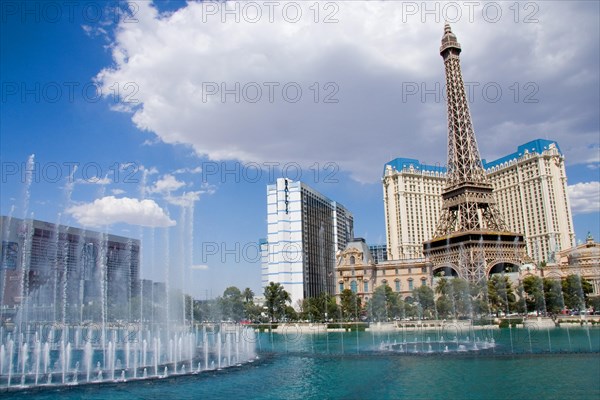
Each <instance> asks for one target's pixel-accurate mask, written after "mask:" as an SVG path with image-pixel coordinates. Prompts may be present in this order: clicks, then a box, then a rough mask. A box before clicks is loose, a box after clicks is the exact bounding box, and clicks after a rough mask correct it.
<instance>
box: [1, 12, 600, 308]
mask: <svg viewBox="0 0 600 400" xmlns="http://www.w3.org/2000/svg"><path fill="white" fill-rule="evenodd" d="M0 11H1V13H2V14H1V20H2V24H1V28H0V29H1V33H2V34H1V38H0V40H1V49H0V51H1V57H0V58H1V61H0V62H1V69H0V71H1V80H2V99H1V102H2V107H1V111H0V117H1V121H0V140H1V148H0V157H1V162H2V180H1V193H0V194H1V212H2V214H3V215H8V214H11V215H14V216H16V217H23V216H31V215H33V216H34V217H35V218H38V219H43V220H47V221H51V222H56V221H60V222H61V223H67V224H72V225H76V226H83V227H87V228H89V229H93V230H104V231H108V232H111V233H115V234H122V235H127V236H133V237H139V238H141V239H142V240H143V242H144V248H145V252H144V256H143V257H144V260H143V275H144V276H146V277H149V278H153V279H157V280H161V279H163V278H164V274H165V272H164V271H165V265H168V266H169V269H170V270H173V271H175V270H177V268H181V270H183V271H185V276H186V277H189V279H186V282H185V285H187V289H188V290H190V291H192V292H193V293H194V294H195V295H197V296H209V297H210V296H211V295H212V296H214V295H217V294H219V293H221V292H222V290H223V289H224V288H225V287H226V286H228V285H230V284H233V285H236V286H239V287H246V286H249V287H251V288H253V289H254V290H255V291H256V292H259V291H260V289H259V286H260V276H259V274H260V266H259V264H258V262H257V261H258V257H257V254H256V249H257V247H256V242H257V240H258V238H261V237H265V236H266V185H267V184H269V183H273V182H274V180H275V179H276V178H278V177H282V176H287V177H289V178H292V179H297V178H300V179H301V180H303V181H304V182H306V183H308V184H309V185H311V186H313V187H315V188H316V189H317V190H319V191H321V192H322V193H324V194H325V195H327V196H328V197H330V198H332V199H335V200H337V201H339V202H341V203H342V204H344V205H345V206H346V207H347V208H349V209H350V210H351V211H352V212H353V213H354V216H355V235H356V236H362V237H365V238H366V239H367V241H368V242H369V243H373V244H375V243H384V242H385V231H384V215H383V203H382V189H381V184H380V178H381V172H382V170H383V165H384V164H385V162H387V161H389V160H391V159H393V158H396V157H411V158H417V159H419V160H421V161H422V162H426V163H430V164H436V163H439V164H442V165H443V164H445V161H446V134H447V132H446V115H445V99H444V90H443V87H444V69H443V63H442V59H441V57H440V56H439V44H440V39H441V36H442V33H443V25H444V21H445V20H447V21H449V22H451V23H452V28H453V31H454V32H455V34H456V35H457V36H458V39H459V41H460V43H461V45H462V48H463V53H462V54H461V61H462V69H463V76H464V80H465V82H466V84H467V87H468V90H469V93H470V97H471V104H470V106H471V112H472V116H473V123H474V127H475V131H476V135H477V138H478V143H479V148H480V151H481V155H482V157H483V158H485V159H487V160H493V159H495V158H498V157H501V156H503V155H506V154H508V153H512V152H514V151H515V150H516V148H517V146H518V145H520V144H523V143H525V142H527V141H529V140H532V139H536V138H544V139H551V140H556V141H557V142H558V143H559V146H560V148H561V150H562V151H563V153H564V155H565V159H566V163H567V175H568V183H569V191H570V196H571V204H572V208H573V214H574V222H575V230H576V235H577V238H578V239H579V240H582V239H583V238H584V237H585V235H586V234H587V232H588V231H591V232H592V234H593V235H594V236H595V237H596V239H600V213H599V209H600V204H599V198H600V183H599V181H600V177H599V176H600V127H599V125H600V121H599V112H598V110H599V109H600V99H599V96H600V94H599V93H600V79H599V78H600V77H599V71H600V65H599V59H600V55H599V48H600V46H599V39H598V38H599V37H600V31H599V30H600V23H599V15H600V10H599V4H598V3H597V2H580V3H577V2H561V1H552V2H523V3H514V2H427V3H426V5H425V3H423V2H400V1H394V2H378V1H369V2H361V1H352V2H327V1H323V2H278V1H275V2H261V1H259V2H227V3H202V2H179V1H159V2H151V1H133V2H128V3H127V2H120V3H117V2H98V3H94V2H90V1H85V2H78V1H74V2H39V3H36V2H27V3H21V2H10V1H9V2H3V3H2V9H1V10H0ZM28 171H29V172H28ZM29 179H30V180H31V183H30V184H29V183H28V180H29Z"/></svg>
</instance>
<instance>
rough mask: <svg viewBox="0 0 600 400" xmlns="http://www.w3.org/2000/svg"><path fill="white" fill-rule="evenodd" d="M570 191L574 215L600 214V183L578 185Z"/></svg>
mask: <svg viewBox="0 0 600 400" xmlns="http://www.w3.org/2000/svg"><path fill="white" fill-rule="evenodd" d="M568 190H569V199H570V201H571V210H572V211H573V214H587V213H600V182H582V183H576V184H574V185H569V187H568Z"/></svg>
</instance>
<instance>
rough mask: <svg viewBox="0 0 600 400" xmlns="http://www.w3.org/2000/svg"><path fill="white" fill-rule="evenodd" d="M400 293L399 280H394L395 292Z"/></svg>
mask: <svg viewBox="0 0 600 400" xmlns="http://www.w3.org/2000/svg"><path fill="white" fill-rule="evenodd" d="M399 291H400V279H396V292H399Z"/></svg>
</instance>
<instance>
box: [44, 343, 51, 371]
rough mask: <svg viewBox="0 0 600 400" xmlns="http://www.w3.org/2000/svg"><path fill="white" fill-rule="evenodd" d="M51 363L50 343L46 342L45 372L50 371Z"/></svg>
mask: <svg viewBox="0 0 600 400" xmlns="http://www.w3.org/2000/svg"><path fill="white" fill-rule="evenodd" d="M49 365H50V344H49V343H48V342H46V343H44V374H47V373H48V366H49Z"/></svg>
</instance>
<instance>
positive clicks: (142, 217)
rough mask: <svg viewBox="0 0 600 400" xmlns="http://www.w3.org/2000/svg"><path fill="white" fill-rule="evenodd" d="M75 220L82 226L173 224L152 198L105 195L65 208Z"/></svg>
mask: <svg viewBox="0 0 600 400" xmlns="http://www.w3.org/2000/svg"><path fill="white" fill-rule="evenodd" d="M67 213H68V214H71V215H72V216H73V217H74V218H75V219H76V220H77V222H79V223H80V224H81V225H84V226H95V227H96V226H102V225H111V224H116V223H120V222H123V223H127V224H131V225H141V226H149V227H169V226H173V225H175V221H173V220H172V219H171V218H169V216H168V215H167V214H166V213H165V211H164V210H163V209H161V208H160V207H159V205H158V204H156V202H154V200H148V199H146V200H142V201H140V200H138V199H132V198H128V197H123V198H116V197H114V196H106V197H103V198H100V199H96V200H95V201H93V202H92V203H85V204H80V205H76V206H72V207H70V208H68V209H67Z"/></svg>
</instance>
